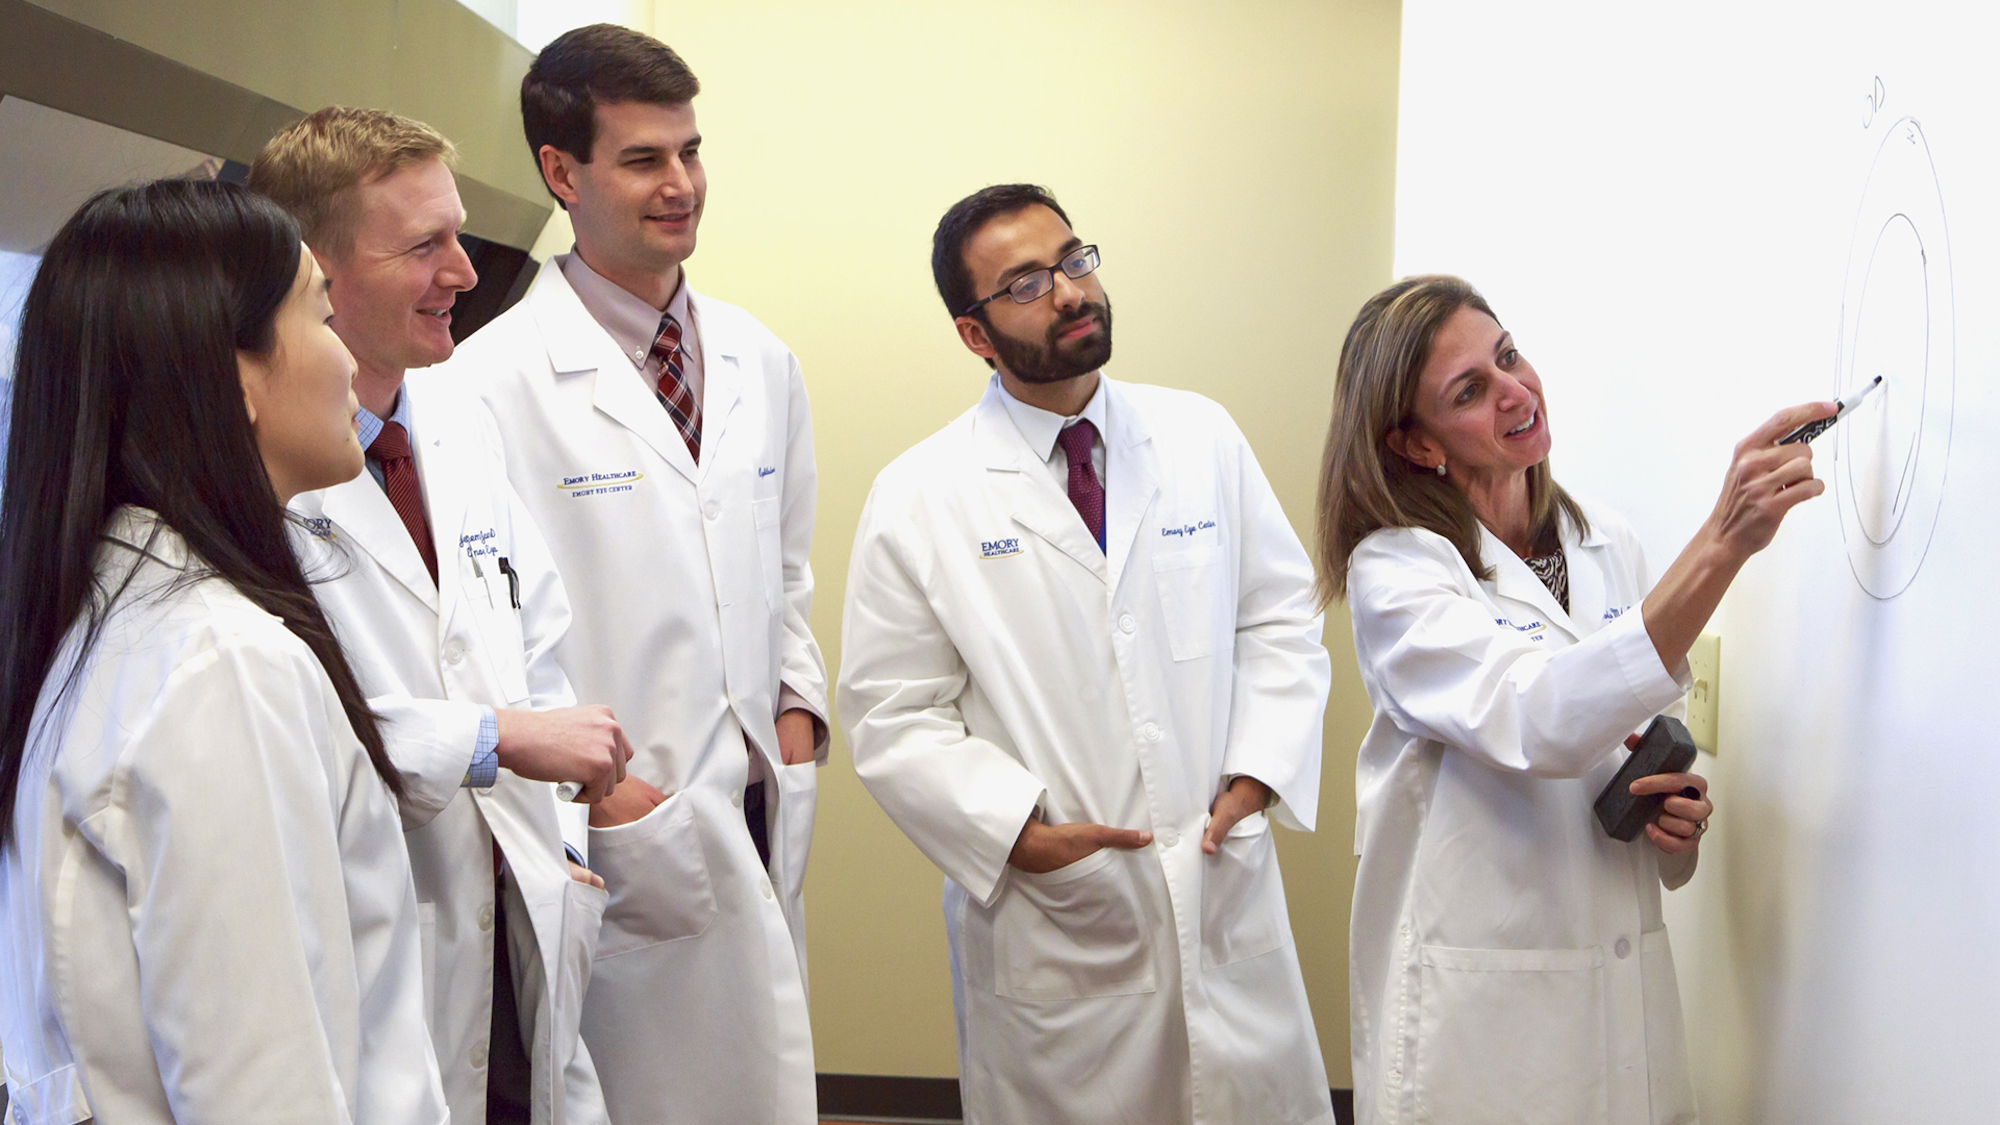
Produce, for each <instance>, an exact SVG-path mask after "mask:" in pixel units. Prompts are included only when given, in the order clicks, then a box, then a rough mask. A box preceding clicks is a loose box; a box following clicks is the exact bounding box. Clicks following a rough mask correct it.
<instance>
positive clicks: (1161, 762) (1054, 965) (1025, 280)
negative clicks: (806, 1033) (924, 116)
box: [839, 185, 1333, 1125]
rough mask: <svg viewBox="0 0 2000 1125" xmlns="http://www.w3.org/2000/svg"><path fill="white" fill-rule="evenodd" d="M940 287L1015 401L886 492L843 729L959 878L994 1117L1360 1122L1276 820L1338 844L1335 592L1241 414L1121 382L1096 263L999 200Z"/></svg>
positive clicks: (851, 595)
mask: <svg viewBox="0 0 2000 1125" xmlns="http://www.w3.org/2000/svg"><path fill="white" fill-rule="evenodd" d="M933 254H934V256H933V260H932V268H933V271H934V272H935V274H936V277H937V281H938V290H939V293H940V295H941V296H943V297H944V300H945V304H946V307H947V308H948V309H949V310H950V312H951V313H952V315H953V317H954V318H955V321H956V324H957V327H958V332H959V336H960V339H961V340H963V341H964V343H965V345H966V347H967V348H968V349H969V350H971V351H972V352H973V353H974V354H975V355H978V356H980V357H982V358H983V359H985V360H987V361H988V362H989V363H990V364H991V365H992V366H993V368H994V371H995V374H994V376H993V378H992V380H991V382H990V383H989V384H988V386H987V389H986V394H985V396H984V397H983V398H982V399H981V400H980V402H979V403H978V405H976V406H974V407H973V408H972V409H971V410H970V411H968V412H967V413H966V414H965V415H963V416H962V417H960V418H959V419H958V420H957V421H955V422H953V423H952V424H951V425H949V426H947V427H946V428H945V429H944V430H942V431H940V432H939V433H938V434H936V435H934V436H933V437H931V438H929V439H927V440H926V441H924V442H922V443H920V444H919V445H917V446H916V447H915V448H913V449H911V450H910V451H909V452H907V453H905V454H903V455H902V456H901V457H900V458H898V459H897V460H896V461H895V462H894V463H893V464H891V465H890V466H889V467H888V468H887V469H885V470H883V472H882V474H881V476H880V477H878V478H877V479H876V482H875V487H874V490H873V492H871V494H870V495H869V499H868V505H867V508H866V510H865V511H864V512H863V514H862V517H861V527H860V531H859V532H858V533H857V536H856V539H855V544H854V556H853V562H852V568H851V570H850V571H849V576H848V586H847V606H846V613H845V618H844V623H843V635H842V641H843V646H842V650H843V653H844V664H843V666H842V670H841V677H840V691H839V702H840V713H841V717H842V720H843V722H845V724H846V725H847V730H848V736H849V740H850V745H851V746H852V747H853V751H854V762H855V768H856V769H857V770H858V771H859V773H860V774H861V779H862V781H863V783H864V784H866V785H867V787H868V790H869V792H870V793H871V794H873V795H874V797H875V798H876V800H878V801H879V802H881V804H882V807H883V809H884V810H886V811H887V812H888V814H889V816H890V817H891V818H892V819H893V820H895V821H896V823H897V824H898V825H899V826H900V827H901V828H902V829H903V830H904V831H905V832H907V833H908V834H909V836H910V838H911V839H912V840H913V841H915V842H916V844H917V846H918V847H919V848H921V849H922V850H923V851H924V853H925V854H926V855H928V856H929V857H930V858H931V859H932V861H933V862H935V863H936V864H937V865H938V866H939V867H940V868H942V869H943V870H944V873H945V875H946V878H947V882H946V884H945V916H946V923H947V927H948V930H949V933H950V937H951V953H952V970H953V980H952V985H953V995H954V999H955V1001H956V1005H957V1011H958V1026H959V1075H960V1084H961V1087H962V1090H963V1093H964V1098H965V1112H966V1120H967V1121H968V1122H975V1123H989V1125H1010V1123H1014V1122H1026V1121H1034V1122H1046V1123H1075V1125H1114V1123H1125V1122H1137V1121H1143V1122H1148V1123H1155V1125H1164V1123H1171V1122H1183V1123H1186V1122H1216V1123H1223V1122H1232V1123H1234V1122H1241V1123H1245V1125H1248V1123H1252V1122H1255V1123H1258V1125H1272V1123H1305V1122H1331V1121H1332V1120H1333V1111H1332V1107H1331V1105H1330V1103H1329V1099H1328V1093H1327V1082H1326V1072H1325V1069H1324V1067H1323V1065H1322V1063H1321V1060H1320V1053H1319V1045H1318V1039H1317V1037H1316V1035H1315V1032H1314V1030H1313V1021H1312V1015H1311V1013H1310V1012H1309V1010H1308V1009H1307V1005H1306V995H1305V987H1304V984H1303V981H1302V980H1301V977H1300V974H1299V965H1298V959H1297V956H1296V952H1295V950H1294V948H1293V944H1292V937H1291V929H1290V924H1289V921H1288V919H1287V916H1286V910H1285V897H1284V889H1283V886H1282V883H1281V881H1280V878H1279V873H1278V861H1277V854H1276V851H1275V849H1274V846H1273V842H1272V839H1271V825H1272V823H1273V821H1274V820H1275V821H1280V822H1283V823H1284V824H1286V825H1287V826H1289V827H1292V828H1295V829H1303V830H1310V829H1311V828H1312V826H1313V819H1314V814H1315V812H1316V809H1317V800H1318V790H1319V771H1320V729H1321V728H1320V723H1321V711H1322V709H1323V707H1324V705H1325V702H1326V692H1327V686H1328V680H1329V667H1328V660H1327V655H1326V652H1325V650H1324V649H1323V648H1321V647H1320V619H1319V615H1318V614H1317V613H1316V612H1315V611H1314V607H1313V604H1312V592H1311V590H1312V568H1311V564H1310V563H1309V562H1308V560H1307V558H1306V555H1305V551H1304V550H1303V549H1302V548H1301V547H1300V545H1299V540H1298V537H1297V536H1296V535H1295V534H1294V533H1293V531H1292V529H1291V525H1290V524H1289V523H1288V522H1287V521H1286V518H1285V514H1284V512H1282V511H1281V510H1279V507H1278V503H1277V499H1276V497H1275V496H1274V495H1273V494H1272V492H1271V488H1270V485H1269V484H1268V483H1267V482H1266V481H1265V479H1264V475H1263V473H1262V471H1261V470H1260V469H1259V468H1258V466H1257V461H1256V458H1255V456H1254V455H1252V453H1251V451H1250V448H1249V445H1248V444H1247V443H1246V442H1245V441H1244V439H1243V435H1242V434H1241V433H1240V432H1239V431H1238V430H1237V428H1236V426H1235V424H1234V423H1233V422H1232V421H1231V420H1230V418H1229V415H1228V414H1227V413H1225V412H1224V411H1223V410H1222V408H1221V407H1219V406H1217V405H1216V404H1214V403H1213V402H1210V401H1208V400H1206V399H1203V398H1200V397H1198V396H1196V395H1192V394H1187V393H1185V392H1179V391H1169V390H1165V389H1163V388H1159V387H1149V386H1144V385H1141V384H1132V383H1119V382H1113V381H1112V380H1110V379H1108V378H1105V377H1104V376H1103V375H1102V374H1101V373H1100V371H1099V368H1100V367H1101V366H1102V364H1103V363H1104V362H1105V361H1106V360H1108V359H1109V358H1110V354H1111V307H1110V302H1109V301H1108V300H1107V299H1106V297H1105V295H1104V289H1103V286H1102V285H1101V284H1100V283H1099V279H1098V275H1097V273H1096V272H1095V270H1096V268H1097V264H1098V261H1099V254H1098V251H1097V248H1096V247H1094V246H1090V245H1086V244H1085V243H1084V241H1083V240H1082V239H1081V238H1080V237H1078V236H1077V235H1076V233H1075V232H1073V231H1072V230H1071V229H1070V225H1069V221H1068V218H1067V217H1066V216H1065V215H1064V214H1063V212H1062V210H1061V209H1060V207H1059V206H1058V205H1057V204H1056V202H1055V200H1054V199H1053V198H1051V197H1050V196H1049V195H1048V194H1047V193H1046V192H1044V191H1043V190H1042V189H1039V188H1034V187H1030V186H1027V185H1006V186H1001V187H994V188H988V189H985V190H984V191H981V192H979V193H977V194H975V195H973V196H971V197H969V198H967V199H966V200H963V201H961V202H960V203H959V204H957V205H956V206H954V207H953V208H952V210H951V211H950V212H948V213H947V214H946V216H945V218H944V220H943V221H942V222H941V223H940V224H939V227H938V234H937V237H936V241H935V244H934V251H933Z"/></svg>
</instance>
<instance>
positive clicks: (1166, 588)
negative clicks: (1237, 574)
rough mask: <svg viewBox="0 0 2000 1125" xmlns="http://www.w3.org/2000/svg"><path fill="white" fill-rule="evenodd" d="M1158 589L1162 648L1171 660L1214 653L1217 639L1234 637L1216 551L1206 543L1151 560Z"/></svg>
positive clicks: (1220, 562) (1219, 561)
mask: <svg viewBox="0 0 2000 1125" xmlns="http://www.w3.org/2000/svg"><path fill="white" fill-rule="evenodd" d="M1153 577H1154V579H1155V580H1157V581H1158V582H1159V586H1160V613H1161V615H1162V616H1163V617H1164V618H1165V619H1166V623H1167V646H1168V648H1169V649H1170V650H1171V651H1172V652H1173V655H1174V659H1175V660H1194V659H1197V658H1199V657H1203V656H1208V655H1210V654H1211V653H1213V652H1214V651H1215V649H1216V642H1217V639H1218V638H1219V637H1221V636H1223V635H1224V634H1229V635H1234V632H1235V614H1234V612H1233V608H1232V606H1231V605H1230V604H1229V600H1228V599H1227V598H1226V597H1225V595H1226V594H1227V592H1228V591H1227V590H1226V589H1225V588H1224V587H1225V582H1224V578H1225V577H1226V573H1225V567H1224V566H1223V558H1222V549H1221V548H1220V547H1216V546H1212V545H1208V546H1202V547H1195V548H1189V549H1186V550H1180V551H1170V552H1165V553H1162V554H1157V555H1155V556H1154V557H1153Z"/></svg>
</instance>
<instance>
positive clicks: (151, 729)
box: [0, 507, 447, 1125]
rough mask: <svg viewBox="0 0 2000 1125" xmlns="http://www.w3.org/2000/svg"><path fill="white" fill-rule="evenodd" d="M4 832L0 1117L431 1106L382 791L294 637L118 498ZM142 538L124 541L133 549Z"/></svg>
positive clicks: (416, 1114)
mask: <svg viewBox="0 0 2000 1125" xmlns="http://www.w3.org/2000/svg"><path fill="white" fill-rule="evenodd" d="M106 534H107V537H108V540H111V541H108V542H107V543H106V544H105V545H104V546H103V547H102V548H101V549H100V552H99V555H98V562H97V574H98V576H99V584H100V585H99V588H100V589H106V590H112V589H118V588H119V583H120V582H121V580H122V579H123V577H124V576H125V575H127V574H128V573H130V574H133V575H134V578H133V582H132V584H131V586H130V587H128V588H126V589H125V590H124V592H123V594H122V595H121V596H120V597H119V599H118V601H117V604H116V605H115V607H114V609H113V611H112V612H111V614H110V615H109V617H108V618H107V620H106V623H105V626H104V630H103V633H102V634H101V635H100V636H99V637H98V639H97V641H96V645H95V647H94V649H93V650H92V653H91V656H90V659H89V660H88V661H87V662H86V664H85V665H84V667H83V669H82V672H81V674H80V675H79V676H77V678H76V680H75V682H74V684H73V685H72V686H71V688H70V690H69V693H68V695H67V696H66V697H64V698H63V700H62V702H61V705H60V707H52V706H51V704H52V702H53V701H54V697H55V689H56V687H57V686H58V685H60V684H61V683H62V682H63V680H64V679H65V677H66V674H67V671H68V669H69V668H70V667H72V666H73V664H74V661H75V656H76V652H77V644H78V637H79V635H78V633H77V632H76V631H74V630H73V631H72V632H71V634H70V636H69V637H68V638H67V640H66V641H65V642H64V646H63V648H62V650H61V653H62V655H61V656H60V657H59V658H58V661H57V664H56V667H55V670H54V671H53V672H52V673H51V675H50V676H49V678H48V680H47V684H46V686H45V687H44V689H43V692H42V700H41V703H40V705H39V706H38V708H37V711H36V718H35V727H34V731H33V733H32V735H31V736H30V739H29V743H28V752H27V761H26V764H25V766H24V768H23V769H22V771H21V780H20V789H19V792H18V795H17V797H16V800H15V806H14V807H15V818H16V819H15V821H14V836H13V839H12V841H11V842H9V843H8V845H7V846H6V848H5V850H4V851H0V911H4V918H0V997H4V998H5V1002H4V1003H0V1043H4V1045H5V1052H6V1074H7V1094H8V1101H9V1103H10V1104H9V1105H8V1109H7V1114H8V1116H7V1120H8V1122H9V1123H10V1125H73V1123H74V1122H79V1121H84V1120H87V1119H92V1118H95V1119H96V1120H98V1121H103V1122H114V1123H118V1125H133V1123H156V1125H166V1123H169V1122H175V1121H180V1122H191V1121H273V1120H284V1121H296V1122H313V1123H316V1125H319V1123H324V1125H335V1123H346V1122H354V1123H357V1125H443V1123H444V1122H445V1120H446V1116H447V1113H446V1106H445V1099H444V1093H443V1090H442V1089H441V1088H440V1086H439V1083H438V1073H437V1063H436V1060H435V1059H434V1057H433V1056H432V1054H431V1044H430V1039H429V1037H428V1036H427V1035H426V1034H425V1031H424V1021H423V1009H422V990H423V982H422V971H421V966H420V957H421V954H420V951H419V938H418V932H417V903H416V897H415V896H414V894H412V892H411V889H410V868H409V863H408V861H407V860H406V859H405V857H404V851H403V841H402V833H401V832H399V831H398V830H397V823H396V808H395V800H394V798H392V797H391V796H390V794H389V791H388V788H387V787H386V786H384V785H383V784H382V781H381V779H380V778H379V777H377V776H376V774H375V770H374V767H373V766H372V765H371V764H370V763H369V761H368V755H367V753H366V752H365V751H364V750H363V749H362V747H361V743H360V741H359V740H357V739H356V738H355V736H354V731H353V728H352V727H350V726H349V725H348V722H347V716H346V714H345V713H344V712H343V711H342V710H341V706H340V700H339V697H338V696H336V695H335V694H334V690H333V684H332V682H331V681H329V680H328V679H327V676H326V672H325V670H324V669H323V668H322V667H321V666H320V663H319V661H318V659H317V658H315V657H314V656H313V654H312V652H311V650H310V649H308V648H307V647H306V646H305V643H304V642H302V641H300V640H299V639H298V638H297V637H295V636H293V635H292V633H291V632H290V631H289V630H288V629H286V628H285V626H284V623H283V622H281V621H279V620H278V619H277V618H275V617H273V616H271V615H270V614H268V613H265V612H264V611H263V610H261V609H258V608H257V607H255V606H254V605H252V604H251V603H250V602H249V601H248V600H247V599H245V598H244V597H243V596H242V595H241V594H239V593H237V592H236V591H235V590H234V589H233V588H232V587H230V586H229V585H228V584H227V583H226V582H224V581H222V580H221V579H217V578H205V579H200V580H198V581H195V582H191V583H187V582H184V583H183V584H180V585H178V586H176V585H174V582H175V581H176V580H179V579H183V578H184V576H185V572H186V568H187V567H188V565H189V556H188V552H187V548H186V546H185V545H184V544H183V542H182V541H181V539H180V537H179V536H178V535H176V534H175V533H174V532H172V531H171V530H169V529H167V528H166V526H165V525H163V524H160V523H159V522H158V520H157V518H156V517H155V516H154V515H153V514H152V513H151V512H148V511H145V510H143V509H139V508H130V507H128V508H123V509H120V510H119V512H118V513H117V514H115V515H114V517H113V518H112V520H111V522H110V525H109V526H108V528H107V531H106ZM141 549H143V550H144V551H145V553H144V554H141V553H140V550H141Z"/></svg>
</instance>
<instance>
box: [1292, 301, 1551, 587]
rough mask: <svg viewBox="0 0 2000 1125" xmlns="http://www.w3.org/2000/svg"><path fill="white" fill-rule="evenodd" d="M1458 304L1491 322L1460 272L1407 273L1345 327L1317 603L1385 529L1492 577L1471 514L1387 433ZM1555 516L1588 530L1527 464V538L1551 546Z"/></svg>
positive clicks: (1407, 421) (1411, 401) (1409, 408)
mask: <svg viewBox="0 0 2000 1125" xmlns="http://www.w3.org/2000/svg"><path fill="white" fill-rule="evenodd" d="M1464 308H1472V309H1477V310H1479V311H1480V312H1482V313H1485V314H1486V315H1487V316H1492V317H1493V319H1494V321H1495V322H1498V321H1499V319H1500V318H1499V317H1497V316H1493V309H1492V307H1491V306H1490V305H1488V304H1487V303H1486V298H1484V297H1482V296H1480V295H1479V291H1478V290H1477V289H1474V288H1473V287H1472V286H1471V285H1470V284H1468V283H1467V282H1465V281H1463V280H1461V279H1459V278H1456V277H1451V276H1448V275H1445V274H1429V275H1423V276H1418V277H1406V278H1404V279H1403V280H1401V281H1398V282H1397V283H1395V284H1394V285H1391V286H1390V287H1389V288H1387V289H1384V290H1382V291H1381V292H1380V293H1377V294H1375V295H1374V296H1373V297H1370V298H1369V299H1368V301H1367V303H1366V304H1364V305H1362V306H1361V312H1360V313H1359V314H1358V315H1357V316H1356V317H1355V318H1354V325H1353V326H1352V327H1350V328H1349V329H1348V330H1347V340H1346V342H1345V343H1343V344H1342V345H1341V347H1340V367H1339V368H1338V370H1337V371H1336V373H1335V375H1334V384H1333V422H1332V424H1331V425H1329V426H1328V427H1327V434H1326V452H1325V454H1324V456H1323V458H1322V460H1321V464H1320V478H1319V504H1318V514H1319V543H1318V547H1319V550H1318V556H1319V558H1318V563H1319V581H1318V583H1317V585H1316V587H1315V589H1314V591H1313V592H1314V595H1315V596H1316V597H1317V598H1318V600H1319V604H1320V606H1321V607H1322V608H1324V607H1325V606H1327V605H1328V604H1330V603H1332V602H1335V601H1340V600H1344V599H1345V598H1346V597H1347V567H1348V561H1349V559H1350V558H1351V557H1352V555H1353V554H1354V548H1355V547H1356V546H1358V545H1359V544H1360V543H1361V541H1362V540H1363V539H1366V538H1367V537H1368V536H1369V535H1370V534H1372V533H1374V532H1376V531H1378V530H1380V529H1382V528H1385V527H1421V528H1424V529H1425V530H1427V531H1434V532H1436V533H1437V534H1439V535H1442V536H1444V537H1445V538H1446V539H1447V540H1450V542H1451V545H1452V546H1454V547H1456V548H1458V553H1459V555H1460V557H1462V558H1464V559H1465V565H1466V566H1467V567H1469V568H1471V570H1472V573H1473V574H1475V575H1478V576H1479V578H1480V579H1482V580H1485V579H1490V578H1492V577H1493V568H1492V567H1491V566H1489V565H1487V563H1486V561H1485V560H1484V559H1483V558H1481V556H1480V551H1479V544H1480V534H1479V517H1478V515H1477V514H1476V513H1475V512H1474V511H1473V510H1472V504H1471V502H1470V501H1468V500H1467V499H1466V498H1465V494H1464V493H1463V492H1460V491H1459V490H1458V488H1457V486H1455V485H1453V484H1451V483H1450V482H1449V481H1447V480H1445V479H1444V478H1443V477H1440V476H1438V475H1437V474H1436V473H1434V472H1431V471H1430V470H1428V469H1422V468H1419V467H1418V466H1416V465H1412V464H1411V463H1410V462H1409V461H1407V460H1405V459H1404V458H1402V457H1401V456H1398V455H1397V454H1396V453H1395V452H1394V451H1393V450H1391V449H1390V448H1389V440H1388V439H1389V433H1390V431H1392V430H1400V429H1408V428H1409V427H1410V425H1411V424H1412V423H1413V421H1414V419H1415V414H1416V405H1417V382H1418V379H1419V377H1420V376H1421V375H1422V374H1423V370H1424V364H1426V363H1427V362H1429V361H1430V352H1431V344H1432V341H1434V340H1435V339H1436V338H1437V334H1438V330H1439V329H1441V328H1443V327H1444V324H1445V322H1446V321H1448V320H1450V319H1451V317H1452V314H1454V313H1456V312H1458V310H1460V309H1464ZM1563 516H1567V517H1569V521H1570V525H1571V526H1572V527H1574V528H1576V529H1577V531H1578V532H1580V533H1581V532H1587V531H1588V530H1589V527H1590V525H1589V523H1588V521H1586V520H1585V519H1584V516H1583V509H1582V508H1581V507H1580V506H1579V505H1578V504H1577V502H1576V501H1575V500H1574V499H1572V498H1571V497H1570V495H1569V493H1567V492H1564V491H1563V488H1562V486H1561V485H1559V484H1557V483H1556V481H1555V476H1554V474H1553V473H1551V472H1550V470H1549V463H1548V461H1547V460H1546V459H1544V460H1543V461H1542V462H1541V463H1539V464H1537V465H1535V466H1534V467H1533V468H1531V469H1529V470H1528V519H1529V527H1530V528H1531V530H1532V535H1531V537H1530V541H1531V542H1533V543H1534V544H1535V549H1536V550H1537V551H1539V552H1547V551H1552V550H1554V549H1555V548H1556V547H1557V546H1558V545H1559V544H1560V542H1561V539H1560V536H1561V523H1560V520H1561V518H1562V517H1563Z"/></svg>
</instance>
